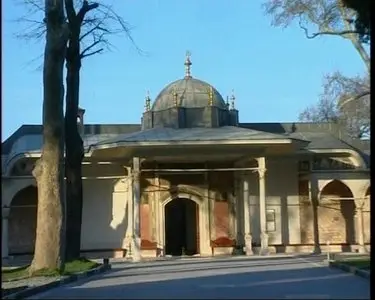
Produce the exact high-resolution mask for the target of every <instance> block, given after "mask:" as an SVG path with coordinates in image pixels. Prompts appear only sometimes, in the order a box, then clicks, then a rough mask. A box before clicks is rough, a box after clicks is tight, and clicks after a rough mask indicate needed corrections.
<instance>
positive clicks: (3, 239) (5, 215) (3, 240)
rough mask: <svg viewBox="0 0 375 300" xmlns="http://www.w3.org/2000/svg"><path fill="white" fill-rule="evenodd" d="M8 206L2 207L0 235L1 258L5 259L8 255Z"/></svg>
mask: <svg viewBox="0 0 375 300" xmlns="http://www.w3.org/2000/svg"><path fill="white" fill-rule="evenodd" d="M9 211H10V208H9V207H3V208H2V215H1V217H2V219H1V223H2V236H1V258H2V259H3V260H4V259H7V258H8V256H9V246H8V217H9Z"/></svg>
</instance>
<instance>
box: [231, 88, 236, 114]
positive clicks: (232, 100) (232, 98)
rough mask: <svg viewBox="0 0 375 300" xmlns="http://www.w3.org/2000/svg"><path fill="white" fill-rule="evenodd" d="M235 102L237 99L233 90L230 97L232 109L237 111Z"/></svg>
mask: <svg viewBox="0 0 375 300" xmlns="http://www.w3.org/2000/svg"><path fill="white" fill-rule="evenodd" d="M234 100H236V97H235V96H234V90H232V96H230V109H232V110H233V109H235V107H234Z"/></svg>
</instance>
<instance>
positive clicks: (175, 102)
mask: <svg viewBox="0 0 375 300" xmlns="http://www.w3.org/2000/svg"><path fill="white" fill-rule="evenodd" d="M173 103H174V106H176V107H177V106H178V94H177V92H176V89H173Z"/></svg>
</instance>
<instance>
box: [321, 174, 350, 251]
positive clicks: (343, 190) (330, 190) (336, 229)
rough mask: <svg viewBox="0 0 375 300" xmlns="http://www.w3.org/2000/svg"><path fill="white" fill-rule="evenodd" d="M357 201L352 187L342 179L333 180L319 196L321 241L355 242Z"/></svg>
mask: <svg viewBox="0 0 375 300" xmlns="http://www.w3.org/2000/svg"><path fill="white" fill-rule="evenodd" d="M354 215H355V202H354V196H353V193H352V191H351V189H350V188H349V187H348V186H347V185H346V184H345V183H344V182H342V181H340V180H331V181H330V182H328V183H327V184H326V185H325V186H324V187H323V188H322V190H321V192H320V197H319V212H318V216H319V231H320V232H321V234H320V236H321V238H322V241H321V242H330V243H333V244H346V245H348V246H350V245H353V244H355V239H356V238H355V221H354Z"/></svg>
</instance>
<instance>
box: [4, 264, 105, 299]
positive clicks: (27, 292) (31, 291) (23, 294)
mask: <svg viewBox="0 0 375 300" xmlns="http://www.w3.org/2000/svg"><path fill="white" fill-rule="evenodd" d="M111 268H112V266H111V265H110V264H104V265H101V266H99V267H97V268H94V269H91V270H88V271H85V272H82V273H78V274H74V275H70V276H67V277H64V278H61V279H59V280H56V281H53V282H50V283H47V284H43V285H39V286H31V287H28V288H26V289H24V290H22V291H19V292H16V293H13V294H10V295H7V296H3V297H2V299H23V298H27V297H31V296H34V295H36V294H39V293H43V292H46V291H48V290H50V289H53V288H55V287H58V286H61V285H65V284H68V283H72V282H75V281H78V280H80V279H83V278H87V277H91V276H93V275H96V274H99V273H103V272H105V271H108V270H110V269H111Z"/></svg>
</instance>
